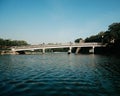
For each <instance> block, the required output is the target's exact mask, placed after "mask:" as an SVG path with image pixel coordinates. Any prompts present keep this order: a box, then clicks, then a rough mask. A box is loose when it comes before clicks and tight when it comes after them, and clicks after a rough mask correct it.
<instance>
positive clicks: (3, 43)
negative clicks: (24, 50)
mask: <svg viewBox="0 0 120 96" xmlns="http://www.w3.org/2000/svg"><path fill="white" fill-rule="evenodd" d="M23 45H28V43H27V42H26V41H24V40H10V39H2V38H0V48H5V47H10V46H23Z"/></svg>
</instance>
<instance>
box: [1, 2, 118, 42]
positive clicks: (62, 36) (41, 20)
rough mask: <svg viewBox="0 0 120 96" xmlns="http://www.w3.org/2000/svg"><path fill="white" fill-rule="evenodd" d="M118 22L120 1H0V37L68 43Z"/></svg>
mask: <svg viewBox="0 0 120 96" xmlns="http://www.w3.org/2000/svg"><path fill="white" fill-rule="evenodd" d="M114 22H120V0H0V38H4V39H12V40H15V39H16V40H26V41H27V42H28V43H31V44H39V43H43V42H45V43H49V42H53V43H59V42H70V41H72V42H73V41H74V40H75V39H77V38H80V37H81V38H86V37H88V36H91V35H95V34H97V33H99V32H100V31H105V30H107V29H108V26H109V25H110V24H112V23H114Z"/></svg>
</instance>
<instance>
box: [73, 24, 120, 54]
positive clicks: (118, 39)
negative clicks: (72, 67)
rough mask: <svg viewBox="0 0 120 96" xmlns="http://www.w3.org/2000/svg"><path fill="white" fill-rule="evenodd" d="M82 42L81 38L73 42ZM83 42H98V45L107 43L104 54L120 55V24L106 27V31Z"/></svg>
mask: <svg viewBox="0 0 120 96" xmlns="http://www.w3.org/2000/svg"><path fill="white" fill-rule="evenodd" d="M80 40H83V39H82V38H78V39H76V40H75V42H77V43H78V42H79V41H80ZM84 42H99V43H103V44H105V43H107V50H105V51H106V52H107V51H108V52H113V53H114V52H115V51H116V52H118V53H120V50H119V49H120V23H113V24H111V25H109V26H108V30H107V31H103V32H99V33H98V34H97V35H92V36H90V37H87V38H86V39H85V40H84Z"/></svg>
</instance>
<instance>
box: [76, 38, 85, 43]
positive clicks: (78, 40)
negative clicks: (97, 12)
mask: <svg viewBox="0 0 120 96" xmlns="http://www.w3.org/2000/svg"><path fill="white" fill-rule="evenodd" d="M80 40H83V39H82V38H78V39H76V40H75V43H79V42H80Z"/></svg>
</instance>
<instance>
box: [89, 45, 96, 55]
mask: <svg viewBox="0 0 120 96" xmlns="http://www.w3.org/2000/svg"><path fill="white" fill-rule="evenodd" d="M89 52H90V53H93V54H94V52H95V47H94V46H93V47H92V49H90V50H89Z"/></svg>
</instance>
